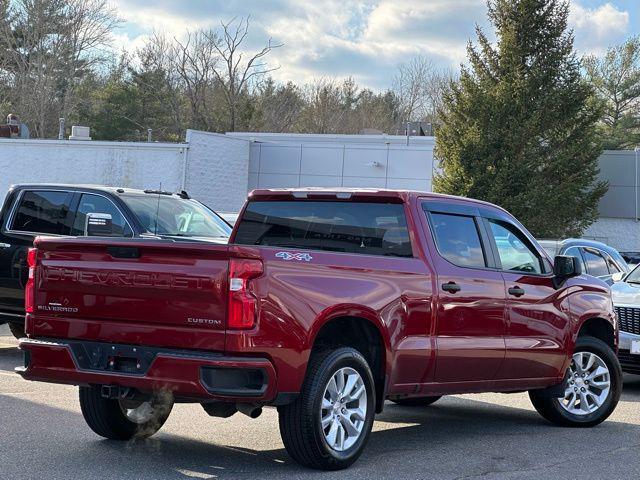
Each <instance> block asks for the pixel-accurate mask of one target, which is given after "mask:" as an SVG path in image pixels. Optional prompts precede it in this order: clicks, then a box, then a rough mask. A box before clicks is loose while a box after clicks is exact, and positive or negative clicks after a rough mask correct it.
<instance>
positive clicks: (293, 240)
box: [235, 201, 413, 257]
mask: <svg viewBox="0 0 640 480" xmlns="http://www.w3.org/2000/svg"><path fill="white" fill-rule="evenodd" d="M235 243H239V244H244V245H268V246H277V247H292V248H305V249H311V250H328V251H332V252H348V253H362V254H368V255H389V256H397V257H411V256H413V252H412V250H411V241H410V239H409V230H408V228H407V220H406V217H405V213H404V206H403V205H402V204H397V203H369V202H366V203H365V202H332V201H325V202H317V201H273V202H269V201H256V202H250V203H249V204H248V205H247V208H246V210H245V212H244V215H243V216H242V218H240V224H239V225H238V230H237V232H236V236H235Z"/></svg>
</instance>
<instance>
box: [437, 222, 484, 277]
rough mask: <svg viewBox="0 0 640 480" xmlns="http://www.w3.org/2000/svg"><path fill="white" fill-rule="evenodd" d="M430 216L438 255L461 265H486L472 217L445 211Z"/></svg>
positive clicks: (476, 227)
mask: <svg viewBox="0 0 640 480" xmlns="http://www.w3.org/2000/svg"><path fill="white" fill-rule="evenodd" d="M430 216H431V225H432V227H433V236H434V238H435V241H436V246H437V247H438V251H439V252H440V255H442V256H443V257H444V258H446V259H447V260H449V261H450V262H451V263H453V264H455V265H458V266H461V267H486V266H487V264H486V261H485V256H484V252H483V250H482V244H481V243H480V234H479V232H478V226H477V225H476V221H475V219H474V218H473V217H467V216H464V215H450V214H445V213H431V214H430Z"/></svg>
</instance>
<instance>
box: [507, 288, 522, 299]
mask: <svg viewBox="0 0 640 480" xmlns="http://www.w3.org/2000/svg"><path fill="white" fill-rule="evenodd" d="M524 294H525V291H524V289H522V288H520V287H511V288H510V289H509V295H513V296H514V297H521V296H522V295H524Z"/></svg>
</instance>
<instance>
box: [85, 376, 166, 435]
mask: <svg viewBox="0 0 640 480" xmlns="http://www.w3.org/2000/svg"><path fill="white" fill-rule="evenodd" d="M151 405H152V407H153V415H152V417H151V418H150V419H149V420H147V421H145V422H141V423H136V422H133V421H131V420H129V419H128V418H127V416H126V415H125V414H124V412H123V411H122V408H121V407H120V401H119V400H114V399H109V398H104V397H103V396H102V394H101V392H100V386H90V387H80V409H81V410H82V416H83V417H84V419H85V421H86V422H87V425H89V427H90V428H91V430H93V431H94V432H95V433H97V434H98V435H100V436H101V437H105V438H109V439H111V440H130V439H132V438H147V437H150V436H151V435H153V434H154V433H156V432H157V431H158V430H160V428H161V427H162V425H164V422H165V421H166V420H167V418H168V417H169V414H170V413H171V409H172V407H173V401H172V400H171V398H170V396H168V395H162V394H154V395H153V397H152V399H151Z"/></svg>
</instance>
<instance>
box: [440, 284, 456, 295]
mask: <svg viewBox="0 0 640 480" xmlns="http://www.w3.org/2000/svg"><path fill="white" fill-rule="evenodd" d="M442 290H444V291H445V292H449V293H456V292H459V291H460V285H458V284H457V283H456V282H449V283H443V284H442Z"/></svg>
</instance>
